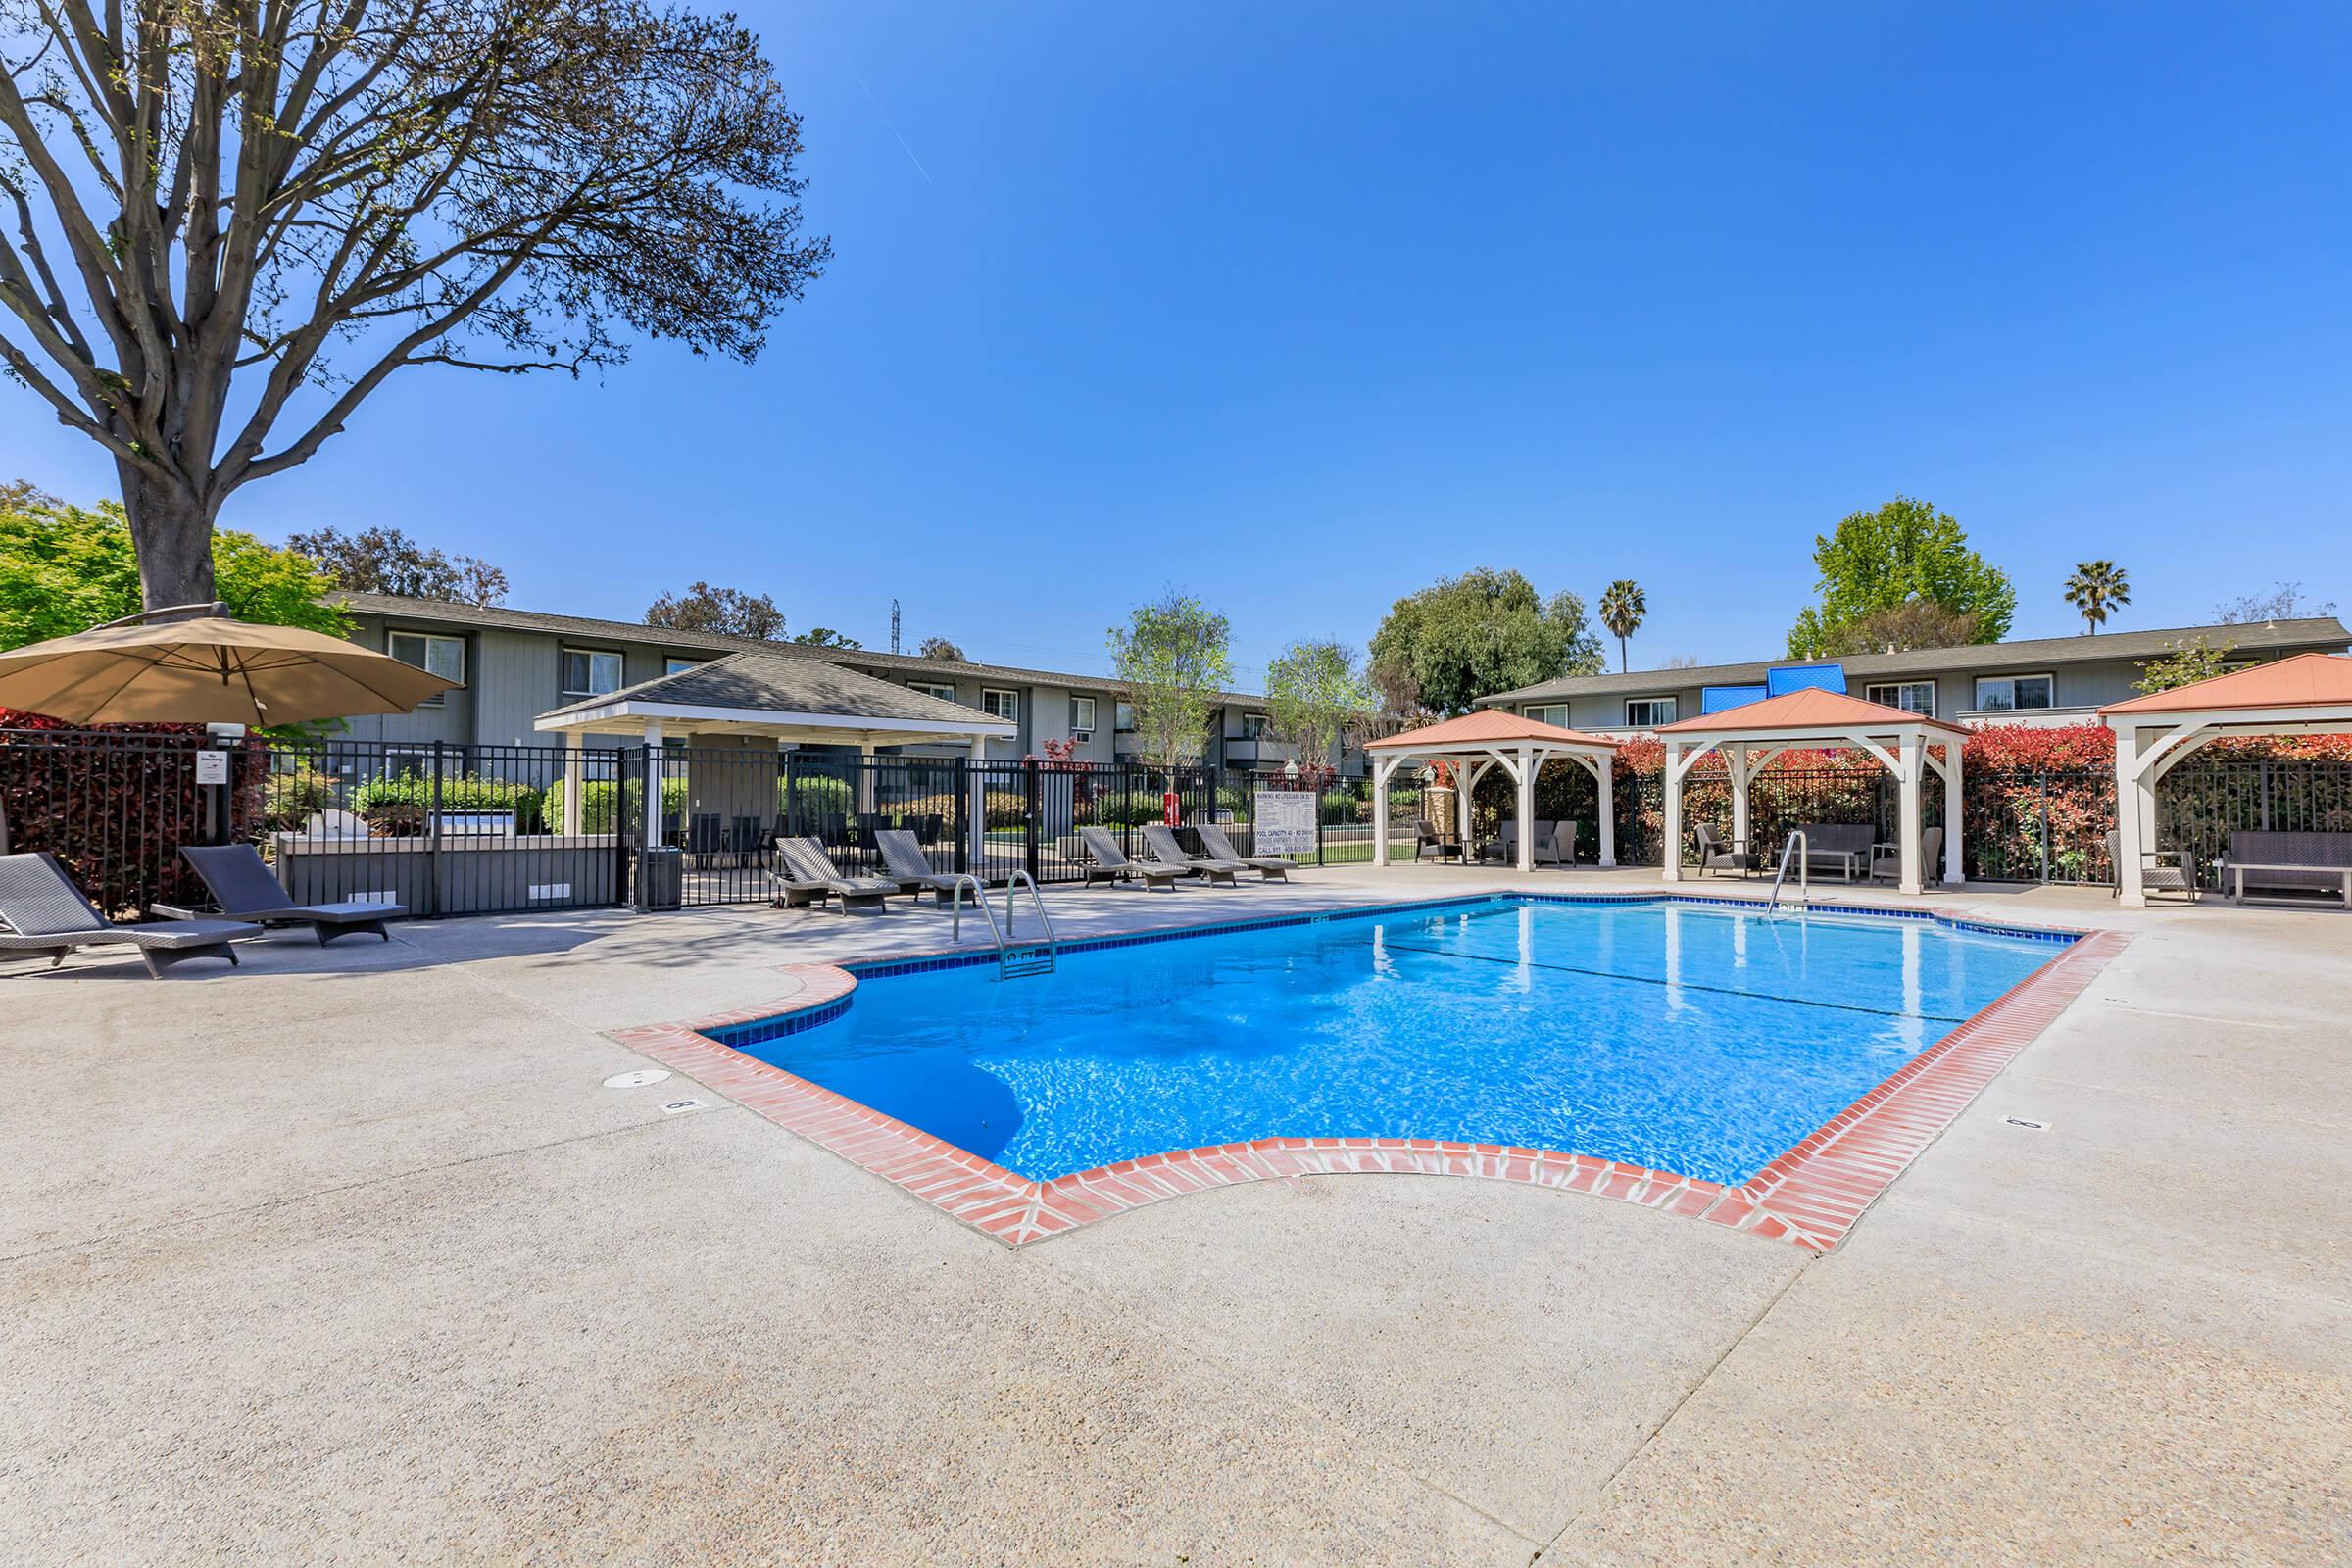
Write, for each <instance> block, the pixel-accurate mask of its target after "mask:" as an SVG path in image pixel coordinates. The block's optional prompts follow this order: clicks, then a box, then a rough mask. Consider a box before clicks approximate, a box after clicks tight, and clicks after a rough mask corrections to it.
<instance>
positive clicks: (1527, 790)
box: [1519, 741, 1536, 876]
mask: <svg viewBox="0 0 2352 1568" xmlns="http://www.w3.org/2000/svg"><path fill="white" fill-rule="evenodd" d="M1535 869H1536V749H1535V747H1534V746H1533V745H1531V744H1529V743H1527V742H1524V741H1523V742H1521V743H1520V746H1519V874H1520V875H1521V876H1528V875H1531V874H1533V872H1534V871H1535Z"/></svg>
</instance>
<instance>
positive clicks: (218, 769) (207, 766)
mask: <svg viewBox="0 0 2352 1568" xmlns="http://www.w3.org/2000/svg"><path fill="white" fill-rule="evenodd" d="M196 782H197V783H199V784H225V783H227V782H228V754H227V753H226V752H198V753H197V754H196Z"/></svg>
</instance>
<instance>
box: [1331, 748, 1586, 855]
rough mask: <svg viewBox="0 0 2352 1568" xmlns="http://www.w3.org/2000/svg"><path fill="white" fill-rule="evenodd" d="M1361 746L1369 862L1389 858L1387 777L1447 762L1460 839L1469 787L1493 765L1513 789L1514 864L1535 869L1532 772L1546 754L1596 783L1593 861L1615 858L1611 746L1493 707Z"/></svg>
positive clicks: (1465, 833)
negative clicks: (1413, 765)
mask: <svg viewBox="0 0 2352 1568" xmlns="http://www.w3.org/2000/svg"><path fill="white" fill-rule="evenodd" d="M1364 750H1365V751H1366V752H1367V753H1369V754H1370V755H1371V758H1372V820H1373V822H1374V823H1375V824H1376V825H1375V827H1374V829H1373V834H1372V863H1373V864H1374V865H1386V864H1388V863H1389V780H1390V778H1391V777H1392V776H1393V775H1394V774H1395V773H1396V771H1397V768H1399V767H1401V766H1402V765H1403V764H1404V763H1406V762H1407V761H1410V760H1413V759H1415V758H1419V759H1420V760H1423V761H1434V762H1452V763H1454V764H1455V765H1456V766H1457V768H1458V769H1459V770H1460V772H1461V775H1462V780H1461V788H1460V789H1458V790H1457V791H1455V792H1454V793H1455V809H1456V810H1457V811H1458V813H1459V815H1460V819H1461V820H1460V824H1459V831H1460V833H1461V837H1462V843H1463V844H1464V845H1467V844H1468V843H1469V842H1470V792H1471V790H1472V789H1473V788H1475V787H1476V786H1477V784H1478V781H1479V779H1480V777H1481V776H1483V775H1484V774H1485V773H1486V771H1487V769H1489V768H1491V767H1499V768H1501V769H1502V770H1503V771H1504V772H1505V773H1507V774H1509V775H1510V779H1511V782H1512V783H1513V784H1515V785H1516V786H1517V787H1518V802H1519V805H1518V822H1519V869H1520V870H1521V871H1523V872H1524V871H1533V870H1534V869H1535V868H1536V859H1535V849H1536V835H1535V833H1534V832H1533V831H1532V829H1531V826H1530V824H1531V823H1532V822H1533V820H1534V818H1535V814H1536V774H1537V772H1538V771H1540V770H1541V769H1542V768H1543V766H1544V763H1545V762H1548V761H1550V760H1553V759H1554V758H1566V759H1568V760H1571V761H1573V762H1575V763H1576V764H1577V765H1578V766H1580V767H1582V768H1583V769H1584V770H1585V771H1586V772H1588V773H1590V774H1592V775H1593V781H1594V782H1595V783H1596V784H1598V785H1599V786H1600V813H1599V814H1600V863H1601V864H1602V865H1603V866H1604V867H1606V866H1613V865H1615V864H1616V863H1617V826H1616V799H1615V794H1614V789H1613V786H1614V784H1615V781H1616V773H1617V743H1616V742H1615V741H1612V740H1606V739H1603V738H1602V737H1600V736H1598V735H1588V734H1586V733H1585V732H1584V731H1583V730H1578V729H1563V728H1561V727H1560V726H1559V725H1557V724H1546V723H1544V722H1542V721H1541V720H1538V719H1533V718H1527V717H1524V716H1522V715H1521V714H1518V713H1509V712H1504V711H1502V710H1501V709H1498V708H1482V709H1480V710H1479V711H1477V712H1475V713H1465V714H1463V715H1462V716H1461V717H1460V718H1448V719H1446V720H1443V721H1442V722H1440V723H1436V724H1425V725H1423V726H1422V727H1421V728H1419V729H1413V730H1406V731H1405V732H1404V733H1403V734H1401V735H1391V736H1389V737H1388V738H1386V739H1385V740H1377V741H1373V742H1372V743H1370V744H1369V745H1367V746H1366V747H1365V748H1364Z"/></svg>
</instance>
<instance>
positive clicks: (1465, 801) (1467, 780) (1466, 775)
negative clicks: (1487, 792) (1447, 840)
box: [1453, 757, 1486, 862]
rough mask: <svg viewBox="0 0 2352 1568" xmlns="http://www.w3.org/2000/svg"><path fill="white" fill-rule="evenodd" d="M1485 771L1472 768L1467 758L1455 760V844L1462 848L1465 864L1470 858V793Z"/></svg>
mask: <svg viewBox="0 0 2352 1568" xmlns="http://www.w3.org/2000/svg"><path fill="white" fill-rule="evenodd" d="M1485 771H1486V769H1485V768H1484V767H1483V766H1480V767H1473V766H1471V765H1470V759H1468V758H1467V757H1457V758H1455V759H1454V760H1453V816H1454V830H1453V842H1454V843H1456V844H1458V845H1460V846H1461V847H1462V859H1463V860H1464V861H1465V862H1467V861H1468V860H1469V858H1470V792H1471V791H1472V790H1473V789H1475V788H1477V786H1478V775H1479V774H1481V773H1483V772H1485Z"/></svg>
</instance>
